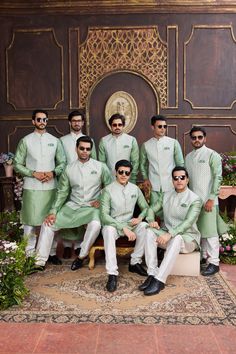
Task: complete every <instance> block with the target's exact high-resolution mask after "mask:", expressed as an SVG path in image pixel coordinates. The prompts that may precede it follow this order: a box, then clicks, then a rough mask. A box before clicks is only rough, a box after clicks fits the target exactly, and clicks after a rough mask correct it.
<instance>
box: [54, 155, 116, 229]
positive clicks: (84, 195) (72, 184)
mask: <svg viewBox="0 0 236 354" xmlns="http://www.w3.org/2000/svg"><path fill="white" fill-rule="evenodd" d="M110 182H111V176H110V172H109V170H108V168H107V166H106V165H105V164H103V163H101V162H99V161H96V160H93V159H89V161H87V162H85V163H82V162H80V161H79V160H77V161H75V162H73V163H71V164H69V165H68V166H67V167H66V169H65V171H64V172H63V173H62V175H61V177H60V180H59V185H58V191H57V195H56V199H55V201H54V203H53V205H52V208H51V210H50V213H53V214H56V222H55V224H54V225H53V226H52V229H53V230H58V229H62V228H65V229H67V228H74V227H78V226H81V225H85V224H88V223H89V222H90V221H92V220H98V221H100V217H99V209H98V208H94V207H91V204H90V203H91V202H92V201H95V200H98V199H99V197H100V192H101V188H102V186H106V185H108V184H109V183H110Z"/></svg>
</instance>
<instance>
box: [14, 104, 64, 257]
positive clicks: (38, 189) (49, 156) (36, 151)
mask: <svg viewBox="0 0 236 354" xmlns="http://www.w3.org/2000/svg"><path fill="white" fill-rule="evenodd" d="M47 122H48V113H47V112H46V111H44V110H40V109H39V110H35V111H34V112H33V115H32V123H33V125H34V128H35V129H34V132H33V133H31V134H29V135H27V136H25V137H24V138H23V139H21V141H20V142H19V144H18V146H17V150H16V154H15V158H14V169H15V171H16V172H17V173H19V174H20V175H21V176H23V178H24V185H23V198H22V209H21V222H22V224H23V225H24V235H25V236H27V237H28V244H27V246H26V253H27V255H29V256H30V255H32V254H33V252H34V251H35V245H36V234H35V226H40V225H42V223H43V220H44V218H45V216H46V215H47V214H48V212H49V210H50V208H51V205H52V202H53V200H54V197H55V193H56V185H57V184H56V177H57V176H60V174H61V173H62V171H63V170H64V168H65V165H66V158H65V154H64V150H63V147H62V145H61V142H60V140H59V139H57V138H56V137H55V136H53V135H51V134H49V133H47V132H46V126H47Z"/></svg>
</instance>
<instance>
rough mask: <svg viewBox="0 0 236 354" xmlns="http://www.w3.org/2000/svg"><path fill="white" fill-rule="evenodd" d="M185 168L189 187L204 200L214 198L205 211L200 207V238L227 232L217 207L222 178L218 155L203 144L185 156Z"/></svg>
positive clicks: (198, 223)
mask: <svg viewBox="0 0 236 354" xmlns="http://www.w3.org/2000/svg"><path fill="white" fill-rule="evenodd" d="M185 163H186V168H187V170H188V173H189V187H190V189H191V190H192V191H194V193H196V194H197V195H198V196H199V197H200V198H201V199H202V201H203V202H204V204H205V203H206V202H207V200H208V199H211V200H214V207H213V210H212V211H211V212H207V211H205V209H204V206H203V207H202V210H201V213H200V215H199V219H198V222H197V225H198V228H199V230H200V232H201V235H202V238H209V237H216V236H218V235H220V234H222V233H225V232H227V226H226V224H225V223H224V222H223V220H222V219H221V217H220V215H219V209H218V194H219V190H220V183H221V180H222V164H221V157H220V155H219V154H218V153H217V152H216V151H214V150H212V149H209V148H207V147H206V146H205V145H203V146H202V147H201V148H200V149H196V150H193V151H192V152H190V153H189V154H188V155H187V156H186V160H185Z"/></svg>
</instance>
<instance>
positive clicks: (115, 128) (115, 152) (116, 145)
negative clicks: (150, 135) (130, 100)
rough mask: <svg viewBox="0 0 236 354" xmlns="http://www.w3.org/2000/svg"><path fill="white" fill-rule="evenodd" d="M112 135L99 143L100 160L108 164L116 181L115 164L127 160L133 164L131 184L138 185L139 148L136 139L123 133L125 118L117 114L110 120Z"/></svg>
mask: <svg viewBox="0 0 236 354" xmlns="http://www.w3.org/2000/svg"><path fill="white" fill-rule="evenodd" d="M109 125H110V127H111V134H109V135H106V136H104V137H103V138H102V139H101V140H100V143H99V151H98V159H99V161H101V162H104V163H105V164H107V166H108V168H109V170H110V171H111V174H112V176H113V180H115V178H116V177H115V176H116V172H115V164H116V162H117V161H119V160H122V159H125V160H128V161H130V162H131V163H132V166H133V170H132V175H131V178H130V182H132V183H136V180H137V174H138V167H139V147H138V143H137V140H136V139H135V137H133V136H131V135H129V134H126V133H124V132H123V130H124V126H125V117H124V116H123V115H122V114H119V113H116V114H113V115H112V116H111V118H110V119H109Z"/></svg>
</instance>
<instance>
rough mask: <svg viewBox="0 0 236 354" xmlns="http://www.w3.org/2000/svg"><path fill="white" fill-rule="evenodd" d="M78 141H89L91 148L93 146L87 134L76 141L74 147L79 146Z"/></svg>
mask: <svg viewBox="0 0 236 354" xmlns="http://www.w3.org/2000/svg"><path fill="white" fill-rule="evenodd" d="M80 142H82V143H90V147H91V149H92V148H93V140H92V139H91V138H90V136H88V135H83V136H81V137H80V138H79V139H77V141H76V147H78V146H79V144H80Z"/></svg>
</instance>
